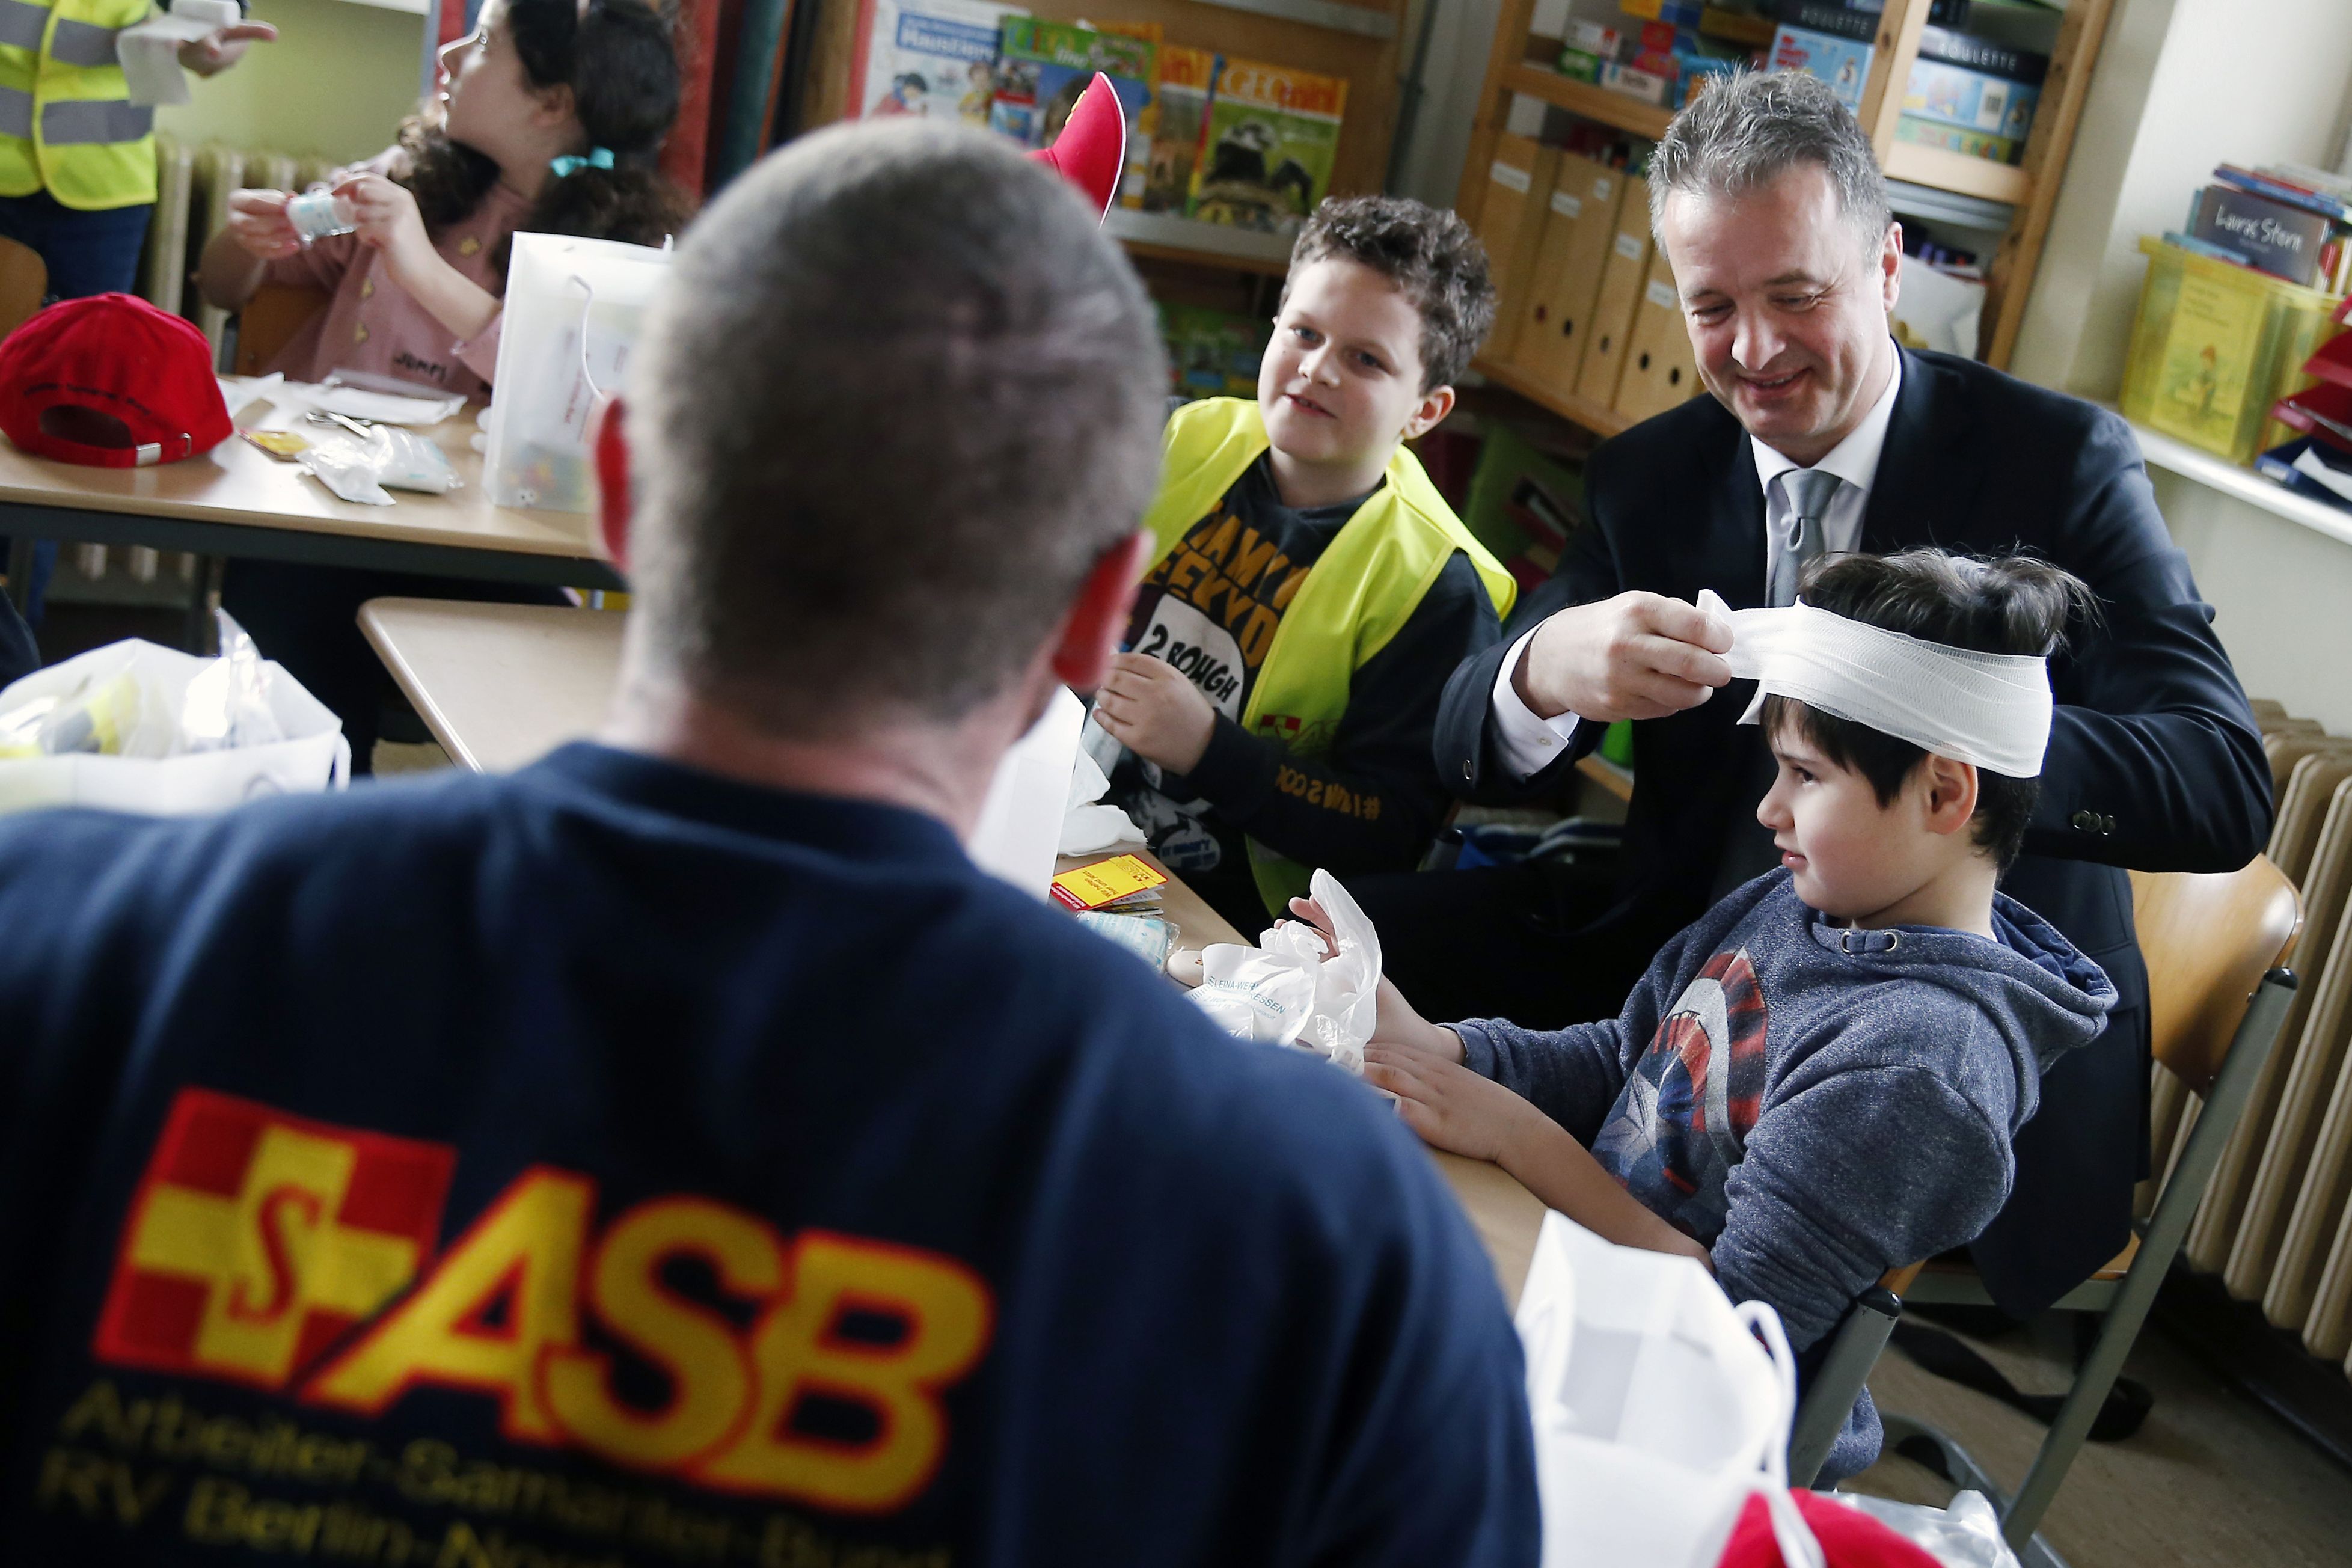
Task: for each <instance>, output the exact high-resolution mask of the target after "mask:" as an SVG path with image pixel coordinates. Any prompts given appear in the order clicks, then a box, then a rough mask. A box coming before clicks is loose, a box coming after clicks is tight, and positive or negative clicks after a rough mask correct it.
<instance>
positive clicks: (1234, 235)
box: [1103, 207, 1291, 278]
mask: <svg viewBox="0 0 2352 1568" xmlns="http://www.w3.org/2000/svg"><path fill="white" fill-rule="evenodd" d="M1103 232H1104V233H1105V234H1108V235H1109V236H1110V237H1112V238H1113V239H1116V240H1118V242H1119V243H1120V244H1121V245H1124V246H1125V247H1127V248H1128V249H1129V251H1131V252H1132V253H1134V254H1135V255H1138V256H1150V257H1156V258H1159V259H1160V260H1163V261H1199V260H1202V259H1203V258H1209V259H1213V260H1216V261H1220V262H1223V263H1226V264H1228V265H1230V266H1234V267H1237V268H1242V269H1243V270H1244V271H1249V272H1263V273H1265V274H1266V275H1268V276H1269V277H1275V278H1279V277H1281V276H1282V275H1283V274H1285V273H1286V272H1288V271H1289V270H1290V245H1291V237H1290V236H1289V235H1286V234H1270V233H1267V232H1265V231H1264V230H1260V229H1254V228H1234V227H1230V226H1227V225H1224V224H1216V223H1202V222H1201V221H1199V220H1198V219H1196V218H1189V217H1186V216H1183V215H1182V214H1181V213H1165V212H1159V213H1154V212H1136V211H1130V210H1129V209H1128V208H1126V207H1113V208H1111V209H1110V212H1109V213H1108V215H1107V216H1105V217H1104V218H1103Z"/></svg>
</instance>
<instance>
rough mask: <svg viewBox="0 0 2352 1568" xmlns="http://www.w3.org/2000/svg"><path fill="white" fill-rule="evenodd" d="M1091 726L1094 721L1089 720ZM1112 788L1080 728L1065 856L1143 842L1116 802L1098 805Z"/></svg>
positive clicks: (1065, 816)
mask: <svg viewBox="0 0 2352 1568" xmlns="http://www.w3.org/2000/svg"><path fill="white" fill-rule="evenodd" d="M1087 726H1089V727H1093V726H1094V720H1093V719H1092V718H1091V717H1089V718H1088V719H1087ZM1108 788H1110V780H1109V779H1108V777H1106V776H1104V773H1103V770H1102V764H1101V763H1097V761H1095V758H1094V754H1093V752H1090V751H1089V750H1087V743H1086V731H1085V730H1084V729H1081V730H1080V731H1079V741H1078V753H1077V758H1076V762H1074V763H1072V764H1071V767H1070V795H1069V799H1068V801H1067V803H1066V805H1064V806H1063V809H1062V844H1061V850H1062V853H1063V854H1065V855H1098V854H1100V853H1102V852H1103V851H1104V850H1106V849H1109V848H1111V847H1115V846H1117V845H1120V844H1140V843H1142V842H1143V833H1142V831H1141V830H1140V829H1139V828H1138V827H1137V826H1135V824H1134V823H1133V822H1132V821H1130V820H1129V817H1128V815H1127V813H1125V812H1123V811H1121V810H1120V809H1119V808H1118V807H1117V806H1115V805H1099V804H1097V803H1098V802H1099V801H1101V799H1102V797H1103V792H1104V791H1105V790H1107V789H1108Z"/></svg>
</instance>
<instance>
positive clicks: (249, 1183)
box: [93, 1089, 457, 1388]
mask: <svg viewBox="0 0 2352 1568" xmlns="http://www.w3.org/2000/svg"><path fill="white" fill-rule="evenodd" d="M456 1161H457V1151H456V1150H454V1149H452V1148H449V1147H448V1146H446V1145H445V1144H438V1143H425V1142H417V1141H415V1140H414V1139H407V1138H394V1137H389V1136H386V1135H385V1134H383V1133H380V1132H368V1131H359V1130H356V1129H352V1128H343V1127H335V1126H331V1125H329V1124H327V1123H325V1122H320V1121H308V1120H305V1119H304V1118H301V1117H297V1116H289V1115H287V1114H286V1113H285V1112H283V1111H280V1110H271V1109H270V1108H269V1107H268V1106H266V1105H257V1104H255V1103H253V1102H252V1101H250V1100H237V1099H234V1098H232V1097H231V1096H228V1095H225V1094H215V1093H214V1092H212V1091H211V1090H209V1089H184V1090H182V1091H181V1093H180V1097H179V1099H178V1100H175V1101H174V1102H173V1106H172V1112H171V1116H170V1118H169V1119H168V1120H167V1121H166V1122H165V1124H164V1128H163V1136H162V1137H161V1138H160V1139H158V1140H157V1141H156V1145H155V1152H154V1156H153V1158H152V1160H150V1162H149V1163H148V1166H147V1173H146V1175H145V1176H144V1178H142V1181H141V1183H140V1187H139V1193H138V1195H137V1196H136V1198H134V1200H133V1202H132V1205H131V1223H130V1224H129V1225H128V1226H125V1227H124V1229H123V1238H122V1247H121V1252H120V1254H119V1255H118V1256H117V1258H116V1259H115V1266H114V1279H113V1281H112V1283H111V1284H110V1286H109V1288H108V1289H107V1297H106V1306H105V1310H103V1312H102V1313H101V1314H100V1318H99V1323H98V1333H97V1338H96V1342H95V1345H94V1347H93V1348H94V1349H95V1351H96V1353H97V1354H98V1355H99V1356H100V1357H101V1358H102V1359H104V1360H107V1361H110V1362H114V1363H118V1364H130V1365H134V1366H145V1367H152V1368H154V1369H156V1370H158V1371H165V1372H184V1373H208V1374H210V1375H212V1376H215V1377H226V1378H232V1379H235V1380H236V1381H238V1382H243V1383H250V1384H256V1385H257V1386H259V1387H262V1388H282V1387H284V1386H286V1384H287V1382H288V1380H289V1378H290V1377H291V1376H293V1375H294V1373H296V1372H297V1371H298V1369H300V1368H302V1367H304V1366H306V1365H308V1364H309V1363H310V1362H311V1361H312V1360H314V1359H315V1358H316V1357H317V1356H318V1355H319V1354H320V1352H323V1351H324V1350H325V1349H326V1348H327V1347H328V1346H329V1345H330V1344H331V1343H332V1342H334V1341H335V1340H336V1339H337V1338H339V1337H340V1336H341V1334H342V1333H343V1332H344V1331H345V1330H347V1329H349V1328H350V1327H351V1326H352V1324H353V1323H355V1322H357V1321H360V1320H362V1319H363V1318H366V1317H369V1316H371V1315H373V1313H374V1312H376V1311H377V1310H379V1309H381V1308H382V1307H383V1305H384V1304H385V1303H386V1302H387V1301H389V1300H392V1299H393V1298H394V1296H395V1295H397V1294H399V1293H400V1292H401V1291H402V1290H404V1289H406V1288H407V1287H408V1285H409V1284H410V1283H411V1282H412V1281H413V1280H415V1278H416V1276H417V1273H418V1271H419V1270H420V1269H421V1268H423V1267H424V1265H425V1260H426V1258H428V1257H429V1256H430V1255H431V1252H432V1249H433V1243H434V1238H435V1237H436V1236H437V1235H438V1234H439V1231H440V1225H441V1205H442V1201H443V1199H444V1198H445V1197H446V1195H447V1193H448V1189H449V1176H450V1172H451V1170H452V1169H453V1167H454V1166H455V1164H456Z"/></svg>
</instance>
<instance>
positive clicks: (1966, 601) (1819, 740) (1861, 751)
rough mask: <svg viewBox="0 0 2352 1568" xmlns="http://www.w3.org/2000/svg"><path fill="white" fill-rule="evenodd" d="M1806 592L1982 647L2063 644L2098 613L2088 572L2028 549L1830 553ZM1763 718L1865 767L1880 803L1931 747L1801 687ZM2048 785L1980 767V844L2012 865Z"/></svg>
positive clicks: (1846, 611)
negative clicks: (1818, 702) (1856, 718)
mask: <svg viewBox="0 0 2352 1568" xmlns="http://www.w3.org/2000/svg"><path fill="white" fill-rule="evenodd" d="M1798 593H1799V595H1800V596H1801V598H1802V599H1803V600H1804V602H1805V603H1806V604H1808V605H1812V606H1813V607H1814V608H1816V609H1822V610H1827V611H1829V612H1830V613H1831V614H1832V615H1837V616H1844V617H1845V618H1846V619H1848V620H1851V621H1860V622H1861V623H1862V624H1863V625H1864V626H1877V627H1879V628H1880V629H1881V630H1884V631H1890V632H1901V633H1902V634H1903V635H1905V636H1906V637H1917V638H1919V639H1920V640H1921V641H1923V642H1936V643H1943V644H1945V645H1946V646H1948V647H1963V648H1968V649H1969V650H1971V651H1973V652H1976V653H2009V654H2051V653H2055V652H2056V651H2057V650H2058V649H2059V648H2060V647H2062V646H2063V644H2064V642H2065V637H2066V626H2067V624H2068V622H2069V621H2071V620H2074V619H2075V618H2076V617H2081V618H2082V619H2084V621H2085V622H2088V621H2090V620H2091V619H2092V618H2094V617H2095V616H2096V615H2097V614H2098V603H2097V600H2096V599H2095V597H2094V596H2093V595H2092V593H2091V590H2090V589H2089V588H2088V587H2086V586H2084V583H2083V580H2082V579H2081V578H2079V577H2076V576H2075V575H2074V574H2072V573H2069V572H2065V571H2062V570H2060V569H2059V568H2058V567H2055V566H2053V565H2051V564H2050V563H2048V562H2046V561H2036V560H2034V559H2032V557H2030V556H2024V555H2011V556H2008V557H2005V558H2003V559H2001V560H1998V561H1981V560H1977V559H1974V558H1971V557H1969V556H1965V555H1952V554H1948V553H1946V552H1943V551H1941V550H1931V549H1923V550H1906V551H1904V552H1901V553H1900V554H1896V555H1833V556H1824V557H1823V558H1822V560H1820V561H1817V562H1815V563H1813V565H1812V567H1811V570H1809V571H1808V572H1807V573H1806V574H1805V576H1804V580H1803V582H1802V583H1801V584H1800V586H1799V589H1798ZM1763 718H1764V732H1765V733H1766V734H1767V735H1777V734H1779V733H1780V731H1781V730H1782V728H1783V727H1784V726H1786V727H1788V728H1790V729H1792V730H1793V731H1795V732H1796V733H1797V734H1798V735H1801V736H1802V737H1803V738H1804V739H1805V740H1807V741H1809V742H1811V743H1812V744H1813V745H1814V746H1815V747H1817V748H1819V750H1820V751H1821V753H1822V756H1823V757H1825V758H1826V759H1828V760H1829V761H1830V762H1832V763H1836V764H1837V765H1838V766H1840V767H1843V768H1851V769H1853V771H1854V772H1855V773H1860V774H1861V775H1862V776H1863V777H1864V778H1866V779H1868V780H1869V781H1870V787H1871V789H1872V790H1873V791H1874V793H1875V794H1876V795H1877V796H1878V804H1879V805H1892V804H1893V803H1894V800H1895V796H1896V795H1898V794H1900V793H1901V792H1902V789H1903V782H1904V781H1905V780H1906V779H1907V778H1909V777H1910V776H1911V770H1912V769H1914V768H1916V767H1917V766H1918V765H1919V764H1920V763H1922V762H1923V761H1925V760H1926V759H1927V752H1926V751H1925V750H1924V749H1922V748H1921V747H1918V746H1916V745H1914V744H1913V743H1912V742H1909V741H1904V740H1898V739H1896V738H1895V736H1893V735H1889V734H1886V733H1885V732H1884V731H1878V730H1873V729H1870V728H1868V727H1866V726H1864V725H1861V724H1857V723H1855V722H1853V721H1852V720H1850V719H1841V718H1839V717H1837V716H1836V715H1835V714H1833V713H1824V712H1822V711H1821V710H1818V709H1815V708H1810V707H1807V706H1806V705H1805V704H1804V703H1802V702H1800V701H1798V700H1795V699H1794V698H1788V697H1768V698H1766V699H1765V700H1764V714H1763ZM2041 793H2042V781H2041V780H2039V779H2013V778H2010V777H2008V776H2007V775H2006V774H2002V773H1993V772H1991V771H1990V770H1989V769H1985V768H1979V769H1978V770H1977V812H1976V816H1974V817H1973V818H1971V819H1970V820H1971V826H1972V830H1973V832H1974V834H1975V837H1976V843H1977V847H1979V848H1980V849H1984V850H1986V851H1989V852H1990V854H1991V856H1992V859H1993V863H1994V864H1995V865H1996V866H1998V867H2000V868H2001V869H2002V870H2004V871H2006V870H2008V869H2009V866H2010V862H2011V861H2013V860H2015V859H2016V858H2017V852H2018V849H2019V848H2020V847H2021V846H2022V845H2023V844H2024V842H2025V825H2026V822H2027V820H2028V819H2029V818H2031V817H2032V815H2033V803H2034V801H2035V800H2036V799H2037V798H2038V797H2039V796H2040V795H2041Z"/></svg>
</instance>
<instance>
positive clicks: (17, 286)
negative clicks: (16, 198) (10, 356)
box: [0, 239, 49, 338]
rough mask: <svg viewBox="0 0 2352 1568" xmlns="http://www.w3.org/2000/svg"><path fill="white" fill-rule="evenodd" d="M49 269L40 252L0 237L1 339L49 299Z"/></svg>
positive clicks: (23, 322) (19, 325)
mask: <svg viewBox="0 0 2352 1568" xmlns="http://www.w3.org/2000/svg"><path fill="white" fill-rule="evenodd" d="M48 293H49V268H48V264H47V262H45V261H43V260H42V259H41V253H40V252H39V251H37V250H35V249H34V248H33V247H31V246H29V245H19V244H17V243H16V241H15V240H13V239H0V338H5V337H6V336H7V335H8V334H9V333H10V332H13V331H16V329H17V328H18V327H21V326H23V325H24V324H25V322H26V319H27V318H29V317H30V316H31V315H32V313H33V312H34V311H36V310H39V309H40V308H41V301H42V300H45V299H47V298H48Z"/></svg>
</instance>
